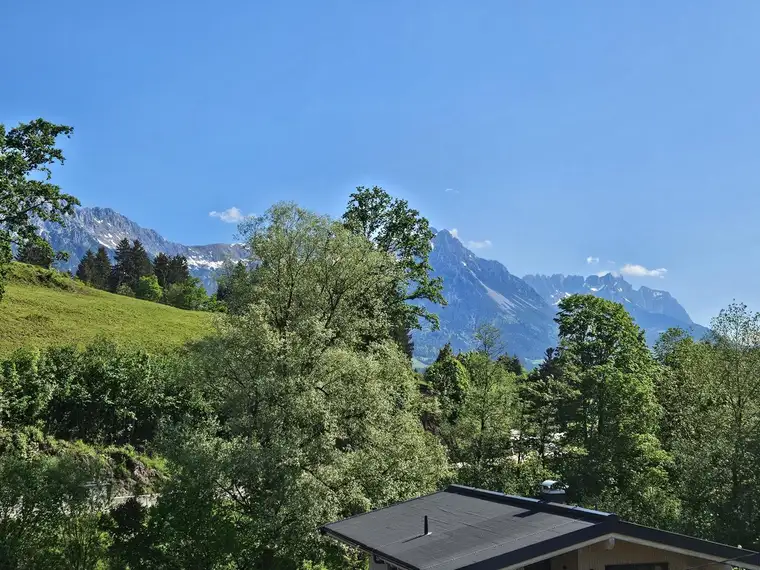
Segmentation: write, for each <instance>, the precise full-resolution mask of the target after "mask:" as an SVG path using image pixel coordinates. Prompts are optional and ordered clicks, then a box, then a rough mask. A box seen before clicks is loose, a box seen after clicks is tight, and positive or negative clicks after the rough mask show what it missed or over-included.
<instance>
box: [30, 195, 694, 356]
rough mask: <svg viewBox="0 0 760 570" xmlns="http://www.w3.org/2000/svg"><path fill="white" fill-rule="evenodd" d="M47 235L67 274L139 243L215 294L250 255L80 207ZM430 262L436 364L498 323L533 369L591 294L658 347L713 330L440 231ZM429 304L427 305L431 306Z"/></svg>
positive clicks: (613, 284) (607, 281) (602, 284)
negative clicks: (181, 266) (90, 256)
mask: <svg viewBox="0 0 760 570" xmlns="http://www.w3.org/2000/svg"><path fill="white" fill-rule="evenodd" d="M41 233H42V234H43V235H44V236H45V237H46V239H48V241H50V244H51V245H52V246H53V248H54V249H56V250H64V251H68V252H69V253H70V254H71V258H70V260H69V262H68V263H67V264H66V266H65V267H64V269H70V270H72V271H75V270H76V267H77V265H78V263H79V260H80V258H81V257H82V256H83V255H84V254H85V253H86V252H87V250H88V249H92V250H95V249H97V248H98V246H100V245H103V246H105V247H106V249H107V250H108V251H109V253H111V254H112V255H113V252H114V250H115V248H116V244H117V243H118V242H119V241H120V240H121V239H122V238H127V239H129V240H135V239H139V240H140V241H141V242H142V244H143V246H144V247H145V249H146V250H147V251H148V253H149V254H151V255H154V256H155V255H156V254H158V253H159V252H164V253H166V254H167V255H177V254H180V255H184V256H186V257H187V260H188V265H189V266H190V271H191V273H192V274H193V275H195V276H196V277H199V278H200V279H201V280H202V282H203V283H204V285H205V286H206V288H207V289H208V290H209V291H214V290H216V274H217V272H218V270H219V269H220V268H221V267H222V265H223V263H224V261H225V260H226V259H230V260H233V261H235V260H238V259H243V258H245V257H246V256H247V254H246V250H245V248H244V247H243V246H242V245H241V244H210V245H192V246H187V245H182V244H179V243H176V242H171V241H168V240H166V239H164V238H163V237H162V236H161V235H160V234H159V233H158V232H156V231H155V230H150V229H145V228H142V227H141V226H139V225H137V224H136V223H135V222H133V221H132V220H130V219H129V218H127V217H125V216H122V215H121V214H119V213H118V212H116V211H114V210H112V209H110V208H78V209H77V210H76V213H75V214H74V215H73V216H71V217H70V218H69V219H68V220H67V223H66V226H65V227H61V226H59V225H57V224H43V225H42V226H41ZM430 263H431V266H432V267H433V273H434V274H435V276H439V277H442V278H443V283H444V289H443V294H444V297H445V298H446V300H447V302H448V304H447V305H446V306H445V307H437V306H435V307H433V306H427V308H428V309H429V310H432V311H434V312H435V313H436V314H438V316H439V319H440V328H439V329H438V330H435V331H433V330H430V329H429V328H426V329H424V330H421V331H415V332H414V335H413V338H414V345H415V358H416V359H417V360H418V361H419V362H420V363H422V364H429V363H431V362H432V361H433V360H435V357H436V356H437V355H438V351H439V350H440V348H441V347H442V346H443V345H444V344H445V343H446V342H451V344H452V346H453V348H454V350H469V349H471V348H473V347H475V345H476V342H475V339H474V334H475V331H476V329H477V327H478V326H479V325H481V324H485V323H492V324H494V325H495V326H496V327H498V328H499V330H500V331H501V333H502V342H503V344H504V347H503V348H504V349H505V350H506V351H508V352H510V353H514V354H517V355H518V356H520V357H521V358H522V359H523V361H524V362H525V363H526V364H528V365H530V364H532V363H535V362H537V361H539V360H540V359H541V358H542V356H543V354H544V352H545V350H546V349H547V348H548V347H550V346H555V345H556V343H557V325H556V324H555V323H554V317H555V315H556V312H557V304H558V303H559V302H560V301H561V300H562V299H564V298H565V297H567V296H569V295H573V294H576V293H587V294H592V295H596V296H598V297H603V298H605V299H610V300H612V301H616V302H618V303H622V304H623V306H624V307H625V308H626V309H627V310H628V312H629V313H630V314H631V316H632V317H633V318H634V319H635V320H636V322H637V323H638V325H639V326H641V327H642V328H643V329H644V330H645V332H646V336H647V341H648V342H649V343H650V344H654V342H655V341H656V340H657V338H658V337H659V335H660V334H661V333H662V332H663V331H665V330H667V329H668V328H670V327H681V328H683V329H686V330H688V331H690V332H691V333H692V334H693V335H694V336H696V337H701V336H703V335H704V334H705V333H706V332H707V329H706V328H704V327H702V326H700V325H697V324H695V323H694V322H693V321H692V320H691V318H690V317H689V314H688V313H687V312H686V310H685V309H684V308H683V307H682V306H681V305H680V304H679V303H678V301H676V299H675V298H673V296H672V295H670V293H667V292H666V291H658V290H655V289H650V288H648V287H640V288H639V289H635V288H634V287H633V286H632V285H631V284H630V283H628V282H627V281H625V279H623V278H622V277H616V276H613V275H611V274H608V275H604V276H601V277H600V276H596V275H592V276H589V277H583V276H580V275H568V276H565V275H551V276H547V275H526V276H525V277H523V278H520V277H517V276H516V275H513V274H512V273H510V272H509V271H508V270H507V268H506V267H505V266H504V265H502V264H501V263H499V262H498V261H492V260H487V259H483V258H480V257H477V256H476V255H475V254H474V253H473V252H472V251H470V250H469V249H467V248H466V247H465V246H464V245H463V244H462V243H461V242H460V241H459V240H458V239H457V238H456V237H454V236H453V235H452V234H451V233H450V232H449V231H447V230H441V231H436V232H435V237H434V238H433V250H432V253H431V255H430ZM423 304H424V303H423Z"/></svg>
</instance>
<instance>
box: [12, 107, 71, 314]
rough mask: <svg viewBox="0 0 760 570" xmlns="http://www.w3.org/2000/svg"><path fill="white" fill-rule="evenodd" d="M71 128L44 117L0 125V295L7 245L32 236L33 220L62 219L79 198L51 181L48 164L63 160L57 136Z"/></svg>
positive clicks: (68, 133) (60, 221) (68, 134)
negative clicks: (17, 123) (7, 126)
mask: <svg viewBox="0 0 760 570" xmlns="http://www.w3.org/2000/svg"><path fill="white" fill-rule="evenodd" d="M72 131H73V129H72V128H71V127H67V126H65V125H56V124H53V123H50V122H48V121H45V120H43V119H35V120H34V121H31V122H29V123H19V125H18V126H17V127H14V128H12V129H10V130H7V129H6V127H5V125H3V124H0V300H2V298H3V293H4V285H5V275H6V273H7V271H8V263H10V260H11V244H12V243H19V242H21V243H23V242H26V241H27V240H31V239H34V238H35V236H36V226H35V220H43V221H49V222H57V223H63V220H64V217H63V216H64V215H65V214H71V213H73V211H74V206H76V205H78V204H79V201H78V200H77V199H76V198H74V197H73V196H70V195H68V194H64V193H63V192H61V189H60V188H59V187H58V186H56V185H55V184H53V183H52V182H50V180H51V178H52V170H51V166H52V165H54V164H55V163H59V164H63V162H64V156H63V152H62V151H61V149H59V148H57V147H56V146H55V145H56V139H57V138H58V137H59V136H61V135H63V136H67V137H68V136H70V135H71V133H72Z"/></svg>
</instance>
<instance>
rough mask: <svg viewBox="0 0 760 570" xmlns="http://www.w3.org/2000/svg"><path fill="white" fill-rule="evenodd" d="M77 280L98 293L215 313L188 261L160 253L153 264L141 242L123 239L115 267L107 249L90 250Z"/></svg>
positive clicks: (183, 257) (116, 254)
mask: <svg viewBox="0 0 760 570" xmlns="http://www.w3.org/2000/svg"><path fill="white" fill-rule="evenodd" d="M76 277H77V278H78V279H80V280H81V281H83V282H85V283H88V284H90V285H92V286H93V287H96V288H98V289H103V290H106V291H111V292H114V293H118V294H121V295H127V296H130V297H137V298H139V299H144V300H147V301H155V302H161V303H166V304H167V305H172V306H174V307H179V308H182V309H192V310H214V309H215V308H216V307H217V306H218V304H217V303H216V299H215V297H212V298H209V297H208V295H207V294H206V292H205V289H204V288H203V285H202V284H201V282H200V280H199V279H198V278H196V277H192V276H191V275H190V269H189V268H188V265H187V258H186V257H185V256H183V255H175V256H172V257H169V256H167V255H166V254H165V253H163V252H161V253H159V254H158V255H157V256H156V258H155V259H153V260H151V258H150V256H149V255H148V252H147V251H146V250H145V247H144V246H143V245H142V243H141V242H140V240H134V241H133V242H131V243H130V241H129V240H128V239H127V238H124V239H122V240H121V241H119V243H118V244H117V246H116V252H115V254H114V263H113V264H111V260H110V258H109V256H108V252H107V251H106V248H105V247H103V246H100V247H99V248H98V250H97V252H95V253H93V252H92V250H88V251H87V253H86V254H85V255H84V257H82V259H81V260H80V262H79V266H78V267H77V271H76Z"/></svg>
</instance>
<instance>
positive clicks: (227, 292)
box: [216, 261, 253, 315]
mask: <svg viewBox="0 0 760 570" xmlns="http://www.w3.org/2000/svg"><path fill="white" fill-rule="evenodd" d="M252 276H253V274H252V273H249V272H248V269H247V268H246V266H245V264H244V263H243V262H242V261H238V262H237V263H231V262H226V263H225V264H224V267H223V268H222V271H221V274H220V275H219V277H218V278H217V282H218V288H217V291H216V296H217V299H218V300H219V302H220V303H223V304H224V305H225V306H226V307H227V311H228V312H230V313H232V314H237V315H239V314H241V313H243V312H245V310H246V309H247V307H248V304H249V303H251V302H252V301H253V278H252Z"/></svg>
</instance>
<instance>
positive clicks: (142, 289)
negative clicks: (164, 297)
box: [135, 275, 162, 302]
mask: <svg viewBox="0 0 760 570" xmlns="http://www.w3.org/2000/svg"><path fill="white" fill-rule="evenodd" d="M135 294H136V295H137V298H138V299H145V300H146V301H154V302H157V301H160V300H161V294H162V291H161V286H160V285H159V284H158V278H156V276H155V275H146V276H144V277H140V280H139V281H138V282H137V287H136V288H135Z"/></svg>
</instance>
